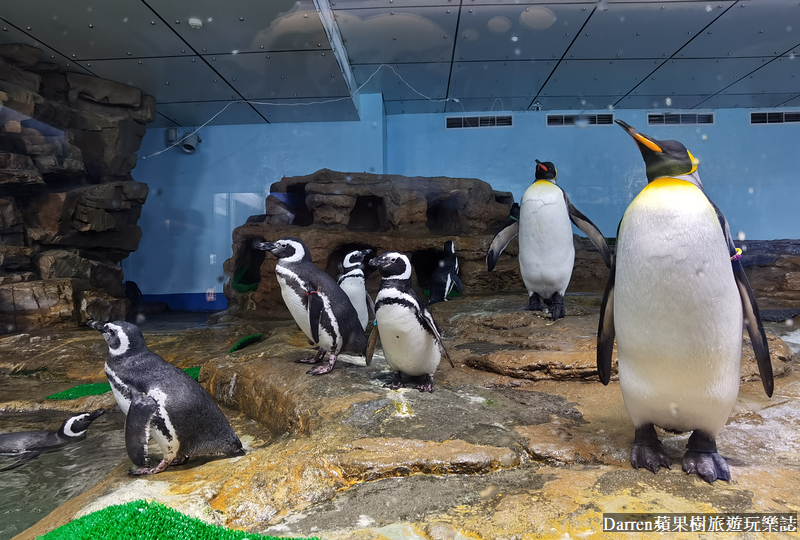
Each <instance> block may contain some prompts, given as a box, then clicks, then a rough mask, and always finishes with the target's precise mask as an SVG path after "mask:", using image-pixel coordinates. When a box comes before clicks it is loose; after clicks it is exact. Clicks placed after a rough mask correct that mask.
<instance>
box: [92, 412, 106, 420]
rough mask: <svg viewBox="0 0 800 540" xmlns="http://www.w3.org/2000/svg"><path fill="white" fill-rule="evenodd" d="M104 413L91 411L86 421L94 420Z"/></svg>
mask: <svg viewBox="0 0 800 540" xmlns="http://www.w3.org/2000/svg"><path fill="white" fill-rule="evenodd" d="M105 412H106V410H105V409H97V410H96V411H92V412H90V413H89V418H88V420H95V419H96V418H99V417H100V416H102V415H103V413H105Z"/></svg>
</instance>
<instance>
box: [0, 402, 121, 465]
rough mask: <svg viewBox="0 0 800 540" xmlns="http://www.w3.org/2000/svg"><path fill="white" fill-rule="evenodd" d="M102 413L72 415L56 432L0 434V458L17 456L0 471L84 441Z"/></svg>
mask: <svg viewBox="0 0 800 540" xmlns="http://www.w3.org/2000/svg"><path fill="white" fill-rule="evenodd" d="M104 412H105V410H104V409H97V410H96V411H92V412H90V413H80V414H73V415H72V416H70V417H69V418H67V419H66V420H65V421H64V423H63V424H61V427H60V428H58V429H57V430H56V431H23V432H19V433H0V456H12V457H17V456H19V459H18V460H17V461H15V462H14V463H12V464H11V465H9V466H8V467H4V468H2V469H0V471H10V470H11V469H16V468H17V467H21V466H22V465H25V464H26V463H28V462H29V461H31V460H32V459H35V458H37V457H39V456H40V455H41V454H43V453H45V452H54V451H56V450H58V449H60V448H61V447H63V446H66V445H68V444H70V443H73V442H77V441H81V440H83V439H85V438H86V430H88V429H89V425H90V424H91V423H92V422H93V421H95V420H96V419H97V418H99V417H100V415H102V414H103V413H104Z"/></svg>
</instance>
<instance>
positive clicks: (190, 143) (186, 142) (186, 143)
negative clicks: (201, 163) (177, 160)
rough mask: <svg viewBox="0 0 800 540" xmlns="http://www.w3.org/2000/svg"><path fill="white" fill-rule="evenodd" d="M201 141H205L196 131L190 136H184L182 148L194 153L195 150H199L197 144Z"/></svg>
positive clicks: (188, 152)
mask: <svg viewBox="0 0 800 540" xmlns="http://www.w3.org/2000/svg"><path fill="white" fill-rule="evenodd" d="M201 142H203V141H202V140H201V139H200V137H198V136H197V133H194V134H192V135H189V136H188V137H184V139H183V142H182V143H181V148H183V151H184V152H186V153H187V154H194V152H195V150H197V145H198V144H200V143H201Z"/></svg>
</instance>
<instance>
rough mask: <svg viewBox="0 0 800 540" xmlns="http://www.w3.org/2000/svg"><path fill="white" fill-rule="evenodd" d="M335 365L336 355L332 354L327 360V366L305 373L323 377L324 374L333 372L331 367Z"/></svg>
mask: <svg viewBox="0 0 800 540" xmlns="http://www.w3.org/2000/svg"><path fill="white" fill-rule="evenodd" d="M335 365H336V355H335V354H332V355H331V356H330V358H329V359H328V363H327V364H324V365H321V366H317V367H315V368H312V369H309V370H308V371H306V373H307V374H309V375H325V374H326V373H330V372H331V371H333V366H335Z"/></svg>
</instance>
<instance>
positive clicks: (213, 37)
mask: <svg viewBox="0 0 800 540" xmlns="http://www.w3.org/2000/svg"><path fill="white" fill-rule="evenodd" d="M148 3H149V5H150V6H151V7H152V8H153V9H155V10H156V11H158V13H159V14H160V15H161V16H163V17H164V19H165V20H166V21H167V23H169V25H170V26H171V27H172V28H173V29H174V30H175V32H177V33H178V34H179V35H180V36H181V37H182V38H183V39H184V40H185V41H186V42H187V43H189V44H190V45H191V46H192V47H193V48H194V50H195V51H196V52H198V53H201V54H202V53H208V54H221V53H232V52H233V51H238V52H240V53H242V52H260V51H297V50H329V49H330V48H331V47H330V43H329V42H328V37H327V35H326V34H325V30H324V28H323V27H322V23H321V22H320V20H319V16H318V15H317V10H316V8H315V7H314V3H313V2H312V1H311V0H301V1H297V0H269V1H262V2H253V1H251V0H228V1H225V2H220V1H218V0H194V1H192V2H176V1H175V0H148ZM190 18H197V19H199V20H200V21H201V22H202V24H203V26H202V27H201V28H197V29H193V28H191V27H190V26H189V19H190Z"/></svg>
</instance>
